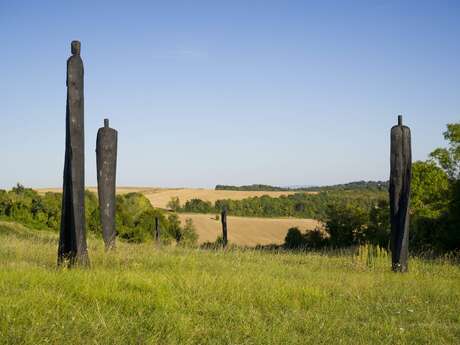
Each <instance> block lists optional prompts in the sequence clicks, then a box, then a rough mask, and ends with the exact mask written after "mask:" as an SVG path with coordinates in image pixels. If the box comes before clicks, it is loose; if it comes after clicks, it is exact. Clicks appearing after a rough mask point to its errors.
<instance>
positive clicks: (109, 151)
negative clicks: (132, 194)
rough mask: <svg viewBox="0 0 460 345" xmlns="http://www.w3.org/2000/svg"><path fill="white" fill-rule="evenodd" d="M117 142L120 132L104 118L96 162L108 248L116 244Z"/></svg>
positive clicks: (99, 132)
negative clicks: (111, 126)
mask: <svg viewBox="0 0 460 345" xmlns="http://www.w3.org/2000/svg"><path fill="white" fill-rule="evenodd" d="M117 143H118V132H117V131H116V130H115V129H113V128H110V127H109V119H104V127H101V128H99V130H98V132H97V139H96V162H97V192H98V195H99V214H100V217H101V224H102V236H103V238H104V243H105V248H106V249H110V248H113V247H114V246H115V236H116V231H115V211H116V204H115V203H116V197H115V192H116V176H117V174H116V172H117Z"/></svg>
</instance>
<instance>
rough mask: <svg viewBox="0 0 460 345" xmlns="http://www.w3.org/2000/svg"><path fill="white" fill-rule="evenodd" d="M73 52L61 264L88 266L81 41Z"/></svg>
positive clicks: (69, 70) (75, 43) (69, 62)
mask: <svg viewBox="0 0 460 345" xmlns="http://www.w3.org/2000/svg"><path fill="white" fill-rule="evenodd" d="M71 51H72V56H71V57H70V58H69V59H68V60H67V81H66V83H67V109H66V146H65V163H64V183H63V191H62V212H61V230H60V236H59V248H58V264H62V263H64V262H68V264H69V266H72V265H74V264H78V265H83V266H87V265H89V258H88V249H87V246H86V229H85V228H86V227H85V132H84V100H83V61H82V59H81V57H80V42H79V41H72V44H71Z"/></svg>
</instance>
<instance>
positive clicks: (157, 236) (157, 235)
mask: <svg viewBox="0 0 460 345" xmlns="http://www.w3.org/2000/svg"><path fill="white" fill-rule="evenodd" d="M155 240H156V242H157V245H159V244H160V219H159V218H158V217H155Z"/></svg>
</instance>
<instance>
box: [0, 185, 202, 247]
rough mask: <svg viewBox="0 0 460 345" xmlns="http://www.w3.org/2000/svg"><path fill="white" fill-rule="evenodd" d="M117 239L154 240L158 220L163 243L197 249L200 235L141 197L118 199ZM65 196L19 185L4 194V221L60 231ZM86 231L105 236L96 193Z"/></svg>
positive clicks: (0, 202)
mask: <svg viewBox="0 0 460 345" xmlns="http://www.w3.org/2000/svg"><path fill="white" fill-rule="evenodd" d="M116 198H117V199H116V207H117V209H116V217H115V221H116V232H117V237H118V238H119V239H122V240H124V241H127V242H135V243H140V242H145V241H148V240H151V239H153V237H154V223H155V218H158V219H159V224H160V229H161V241H162V242H163V243H165V244H169V243H171V242H177V243H178V244H181V245H187V246H194V245H196V244H197V240H198V235H197V234H196V229H195V226H194V224H193V222H192V220H191V219H187V220H186V221H185V222H184V224H182V223H181V221H180V220H179V217H178V215H177V214H176V213H171V212H167V211H164V210H160V209H156V208H153V207H152V205H151V204H150V202H149V200H148V199H147V198H146V197H145V196H144V195H142V194H140V193H128V194H124V195H117V197H116ZM61 202H62V194H61V193H52V192H47V193H45V194H43V195H40V194H39V193H37V192H36V191H35V190H33V189H30V188H25V187H24V186H22V185H21V184H17V185H16V186H15V187H13V188H12V189H11V190H10V191H6V190H0V219H3V220H12V221H16V222H19V223H22V224H24V225H27V226H31V227H33V228H36V229H51V230H54V231H59V227H60V222H61ZM85 217H86V229H87V231H88V232H89V233H93V234H95V235H96V236H102V228H101V223H100V215H99V205H98V199H97V196H96V194H95V193H93V192H91V191H88V190H87V191H85Z"/></svg>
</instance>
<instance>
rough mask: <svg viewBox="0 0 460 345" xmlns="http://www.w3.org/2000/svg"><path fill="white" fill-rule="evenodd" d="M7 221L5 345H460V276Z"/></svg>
mask: <svg viewBox="0 0 460 345" xmlns="http://www.w3.org/2000/svg"><path fill="white" fill-rule="evenodd" d="M88 245H89V254H90V259H91V264H92V267H91V269H78V268H77V269H71V270H68V269H64V268H57V267H56V252H57V234H55V233H52V232H47V231H38V230H31V229H28V228H25V227H23V226H21V225H18V224H15V223H7V222H0V291H1V294H0V344H65V343H68V344H111V345H115V344H458V343H459V342H460V267H459V266H458V265H453V264H451V263H449V261H448V260H437V261H423V260H420V259H412V260H411V261H410V267H409V268H410V272H409V273H408V274H394V273H392V272H390V269H389V267H390V263H389V258H388V256H387V255H385V253H381V254H380V255H376V256H375V257H369V256H368V255H366V253H367V252H366V251H365V250H364V251H363V252H362V253H361V255H358V256H356V255H355V256H352V255H351V254H349V253H346V252H344V253H342V254H341V255H333V254H332V253H331V254H329V255H326V254H323V255H320V254H316V253H308V254H305V253H286V252H279V253H275V252H262V251H255V250H228V251H221V250H216V251H213V250H209V251H206V250H199V249H186V248H179V247H163V248H156V247H155V246H154V245H153V244H152V243H144V244H138V245H134V244H126V243H121V242H118V247H117V249H116V251H115V252H112V253H105V252H104V247H103V243H102V241H101V240H99V239H96V238H93V237H90V238H89V244H88Z"/></svg>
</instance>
